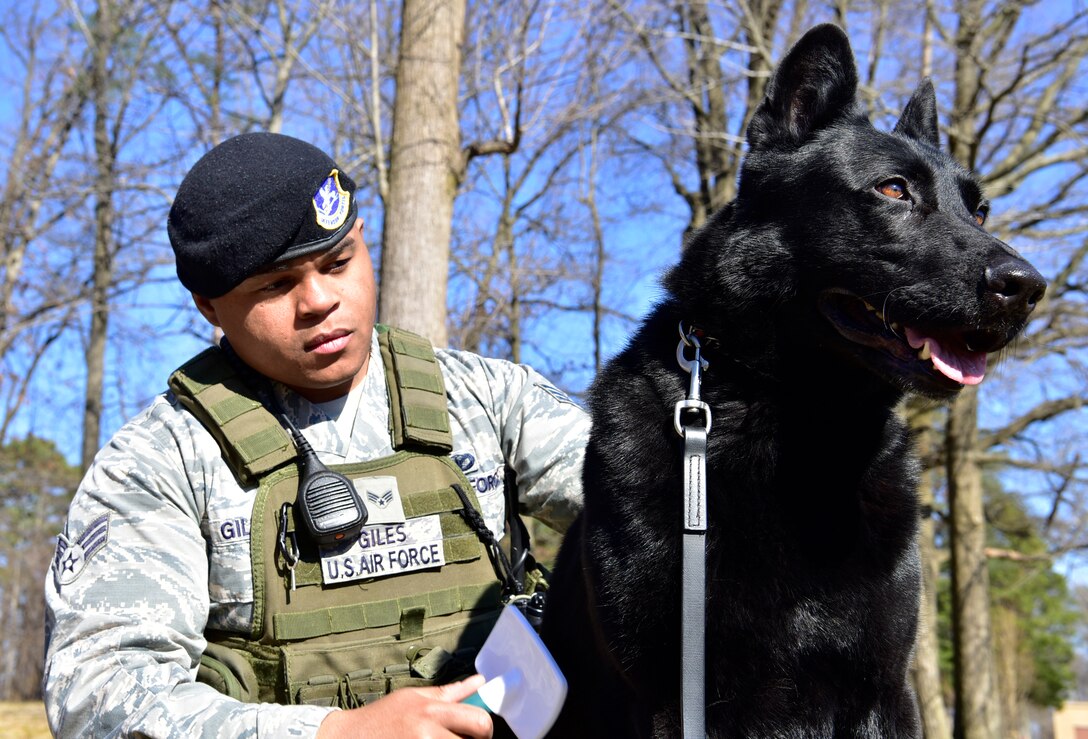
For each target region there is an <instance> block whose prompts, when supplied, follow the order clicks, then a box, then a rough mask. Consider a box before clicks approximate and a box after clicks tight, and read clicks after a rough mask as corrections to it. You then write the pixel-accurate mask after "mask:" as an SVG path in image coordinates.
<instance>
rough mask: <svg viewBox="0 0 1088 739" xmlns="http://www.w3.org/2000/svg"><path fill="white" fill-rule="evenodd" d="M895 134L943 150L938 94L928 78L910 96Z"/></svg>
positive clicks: (896, 125) (896, 126)
mask: <svg viewBox="0 0 1088 739" xmlns="http://www.w3.org/2000/svg"><path fill="white" fill-rule="evenodd" d="M895 132H896V133H900V134H903V135H904V136H910V137H911V138H912V139H918V140H919V141H923V142H925V143H927V144H932V145H933V146H935V147H936V148H938V149H940V148H941V134H940V131H939V130H938V128H937V93H936V92H935V91H934V90H933V83H932V82H930V80H929V78H928V77H926V78H925V79H924V80H922V83H921V84H920V85H918V89H917V90H915V91H914V94H913V95H911V96H910V100H908V101H907V107H905V108H903V115H902V116H901V117H900V118H899V122H898V123H896V124H895Z"/></svg>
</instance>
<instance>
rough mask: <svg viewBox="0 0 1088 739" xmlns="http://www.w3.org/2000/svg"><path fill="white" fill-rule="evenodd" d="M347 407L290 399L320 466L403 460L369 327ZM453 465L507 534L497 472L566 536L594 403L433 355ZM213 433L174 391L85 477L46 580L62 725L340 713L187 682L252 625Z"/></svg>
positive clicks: (492, 366) (529, 374)
mask: <svg viewBox="0 0 1088 739" xmlns="http://www.w3.org/2000/svg"><path fill="white" fill-rule="evenodd" d="M372 344H373V348H372V352H371V361H370V363H369V365H368V370H367V374H366V377H365V379H364V381H363V383H362V384H361V385H360V386H359V387H358V388H356V389H355V390H354V391H352V393H350V394H349V395H348V396H346V397H344V398H340V399H338V400H336V401H332V402H329V403H322V404H314V403H309V402H308V401H306V400H305V399H304V398H301V397H300V396H298V395H295V394H294V393H291V392H290V391H287V390H286V389H285V388H282V387H277V392H278V394H279V398H280V401H281V402H282V404H283V405H284V407H285V408H286V409H287V411H288V413H289V414H291V415H292V417H293V419H294V420H295V422H296V423H297V424H298V425H299V426H300V427H302V428H303V431H304V433H305V435H306V438H307V439H308V440H309V441H310V443H311V444H312V445H313V447H314V449H315V450H316V451H317V453H318V454H319V456H320V457H321V459H322V461H324V462H325V463H326V464H339V463H346V462H359V461H368V460H372V459H377V458H380V457H383V456H386V455H389V454H391V453H392V451H393V450H392V446H391V442H390V439H389V431H388V414H389V407H388V399H387V395H386V392H387V391H386V379H385V374H384V371H383V367H382V363H381V362H380V361H379V360H378V356H379V355H378V348H377V342H376V338H375V339H374V341H373V342H372ZM436 354H437V357H438V361H439V363H440V365H441V367H442V370H443V374H444V376H445V382H446V393H447V397H448V401H449V403H448V405H449V412H450V422H451V426H452V430H453V440H454V453H453V454H454V458H455V459H456V460H457V461H458V463H459V464H460V466H461V468H462V469H464V470H465V472H466V475H467V476H468V479H469V481H470V482H471V483H472V484H473V485H474V487H475V489H476V493H477V495H478V497H479V500H480V503H481V507H482V508H483V510H484V513H485V518H486V520H487V523H488V525H489V526H490V527H491V528H492V530H494V531H495V532H496V533H498V534H501V530H502V527H503V521H504V516H505V499H504V492H503V471H504V467H505V465H507V464H509V465H510V467H511V468H512V469H513V470H514V471H515V472H516V473H517V480H518V490H519V495H520V502H521V507H522V510H523V512H526V513H529V514H531V515H533V516H534V517H536V518H538V519H540V520H542V521H544V522H545V523H547V524H549V525H550V526H553V527H555V528H558V529H560V530H563V529H565V528H566V527H567V526H568V525H569V524H570V522H571V521H572V520H573V518H574V516H575V515H576V513H577V512H578V510H579V509H580V507H581V480H580V476H581V467H582V456H583V445H584V443H585V439H586V436H587V435H588V431H589V421H588V418H587V416H586V414H585V413H584V412H583V411H582V410H581V409H580V408H578V407H577V406H575V405H574V404H573V403H571V401H570V400H569V399H567V398H566V396H564V395H563V394H562V393H561V392H559V391H558V390H556V389H555V388H554V387H553V386H551V385H550V384H549V383H548V382H547V381H546V380H545V379H544V378H543V377H541V376H540V375H539V374H537V373H536V372H534V371H533V370H531V369H529V368H527V367H523V366H518V365H514V364H511V363H509V362H503V361H498V360H489V359H483V358H480V357H477V356H475V355H473V354H468V353H465V352H457V351H449V350H448V351H441V350H440V351H437V352H436ZM253 492H254V490H253V488H249V489H242V488H241V487H240V486H239V485H238V483H237V482H236V480H235V478H234V476H233V475H232V473H231V471H230V469H229V468H228V467H227V465H226V463H225V462H224V461H223V458H222V456H221V455H220V450H219V447H218V446H217V444H216V442H215V440H214V439H213V438H212V436H211V435H210V434H209V433H208V432H207V431H206V430H205V429H204V427H203V426H201V424H200V422H199V421H197V420H196V419H195V418H194V417H193V416H192V415H190V414H189V413H188V412H186V411H185V410H183V409H182V408H181V407H180V405H178V403H177V401H176V400H175V399H174V398H173V396H172V395H171V394H170V393H166V394H164V395H162V396H159V397H158V398H156V400H155V401H154V402H153V403H152V404H151V406H150V407H149V408H147V409H146V410H145V411H144V412H143V413H142V414H140V415H139V416H137V417H136V418H134V419H133V420H132V421H130V422H129V423H127V424H126V425H125V426H124V427H123V428H122V429H121V430H120V431H118V432H117V434H116V435H115V436H114V437H113V439H111V440H110V442H109V443H108V444H107V445H106V446H105V447H104V448H103V449H102V450H101V451H100V452H99V454H98V456H97V457H96V459H95V461H94V464H93V465H92V467H91V469H90V470H89V471H88V472H87V475H86V477H85V478H84V480H83V482H82V483H81V485H80V487H79V490H78V492H77V493H76V496H75V499H74V500H73V501H72V506H71V510H70V511H69V518H68V523H67V525H66V528H65V532H64V534H63V536H61V537H60V538H59V540H58V546H57V552H56V556H55V557H54V561H53V566H52V569H51V572H50V573H49V575H48V577H47V578H46V600H47V605H48V623H47V632H48V633H47V640H48V649H47V654H46V669H45V679H44V692H45V701H46V708H47V712H48V715H49V723H50V726H51V727H52V729H53V731H54V732H55V733H56V734H57V735H60V736H84V737H85V736H106V735H117V734H120V735H141V736H156V737H159V736H162V737H165V736H171V737H175V736H176V737H181V736H184V737H191V736H208V737H252V736H277V737H278V736H312V735H313V734H314V733H315V732H316V730H317V727H318V725H319V724H320V723H321V721H322V719H323V718H324V717H325V715H326V714H327V712H328V711H329V710H331V709H328V708H323V707H316V706H278V705H272V704H245V703H241V702H238V701H235V700H232V699H229V698H226V697H225V696H222V695H220V694H219V693H217V692H215V691H214V690H213V689H212V688H210V687H208V686H206V685H203V684H199V683H196V682H194V676H195V674H196V668H197V664H198V661H199V659H200V655H201V653H202V652H203V651H204V647H205V640H204V636H203V634H204V630H205V627H208V628H212V629H217V630H226V631H238V632H243V633H248V632H249V630H250V626H251V620H252V614H253V585H252V573H251V570H250V567H251V565H250V549H249V547H250V540H249V516H250V509H251V506H252V502H253Z"/></svg>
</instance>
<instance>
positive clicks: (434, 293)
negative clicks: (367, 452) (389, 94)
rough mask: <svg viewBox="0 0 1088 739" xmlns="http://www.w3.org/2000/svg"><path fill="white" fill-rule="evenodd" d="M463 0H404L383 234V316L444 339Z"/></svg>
mask: <svg viewBox="0 0 1088 739" xmlns="http://www.w3.org/2000/svg"><path fill="white" fill-rule="evenodd" d="M464 20H465V0H404V4H403V10H402V22H401V37H400V58H399V61H398V62H397V73H396V82H397V92H396V100H395V102H394V105H393V134H392V144H391V152H390V161H389V199H388V200H387V201H386V204H385V230H384V234H383V238H382V258H381V293H380V294H381V299H380V301H379V310H378V314H379V316H380V318H381V320H382V321H383V322H385V323H389V324H393V325H396V326H400V327H402V328H407V329H410V330H412V331H416V332H417V333H420V334H423V335H424V336H427V337H428V338H429V339H430V340H431V341H432V342H434V343H435V344H438V345H444V344H445V343H446V342H447V334H446V284H447V280H448V273H449V254H450V230H451V226H452V221H453V200H454V196H455V195H456V192H457V186H458V173H459V171H460V167H459V160H460V157H461V151H460V147H461V133H460V123H459V121H458V111H457V94H458V89H459V88H458V84H459V78H460V70H461V40H462V35H463V26H464Z"/></svg>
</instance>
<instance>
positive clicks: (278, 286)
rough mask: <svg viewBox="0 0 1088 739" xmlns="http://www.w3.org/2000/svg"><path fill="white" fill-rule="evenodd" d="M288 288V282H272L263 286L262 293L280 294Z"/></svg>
mask: <svg viewBox="0 0 1088 739" xmlns="http://www.w3.org/2000/svg"><path fill="white" fill-rule="evenodd" d="M286 287H287V280H272V281H271V282H266V283H265V284H263V285H261V288H260V291H261V292H263V293H278V292H280V291H281V290H283V289H284V288H286Z"/></svg>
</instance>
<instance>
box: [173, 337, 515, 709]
mask: <svg viewBox="0 0 1088 739" xmlns="http://www.w3.org/2000/svg"><path fill="white" fill-rule="evenodd" d="M379 345H380V347H381V358H382V363H383V365H384V367H385V372H386V379H387V385H388V387H389V396H390V426H391V429H390V431H391V438H392V439H393V448H394V450H395V451H394V453H393V454H392V455H391V456H388V457H385V458H382V459H378V460H375V461H371V462H363V463H355V464H345V465H335V466H333V467H332V469H334V470H336V471H337V472H340V473H341V474H343V475H345V476H346V477H348V478H349V479H352V480H358V479H359V478H363V477H367V476H379V475H380V476H394V477H396V479H397V485H398V488H399V491H400V495H401V498H402V502H403V505H404V513H405V516H406V518H408V519H411V518H416V517H421V516H438V519H439V521H440V523H441V533H442V547H443V553H444V556H445V562H446V564H445V565H443V566H442V567H440V568H432V569H425V570H417V571H414V572H409V573H405V574H400V575H394V576H387V577H377V578H372V579H367V580H355V581H352V582H346V583H340V584H335V585H328V586H327V585H324V584H323V583H322V573H321V561H320V556H319V553H318V550H317V547H316V545H315V544H314V543H313V542H312V541H309V539H308V534H307V532H306V530H305V527H304V525H303V523H302V521H301V516H298V517H297V518H296V509H295V506H294V502H295V499H296V496H297V493H298V468H297V465H296V464H295V457H296V453H295V448H294V445H293V444H292V442H291V439H290V436H289V435H288V434H287V432H286V431H285V430H284V429H283V427H282V426H281V425H280V423H279V422H278V421H277V420H276V418H275V417H274V416H273V415H272V414H271V413H270V412H269V411H268V410H267V409H266V408H265V407H264V406H263V405H262V404H261V403H260V402H259V401H258V400H257V399H256V396H255V394H254V392H253V391H252V390H251V389H250V388H249V387H247V386H246V384H245V382H244V381H243V380H242V378H241V377H240V376H239V374H238V373H237V372H236V371H235V368H234V365H233V364H232V363H231V362H230V361H228V359H227V358H226V357H225V356H224V354H223V352H222V351H221V350H220V349H219V348H218V347H212V348H210V349H207V350H205V351H204V352H203V353H201V354H199V355H198V356H196V357H194V358H193V359H192V360H190V361H189V362H187V363H186V364H185V365H183V366H182V367H181V368H180V369H178V370H177V371H175V372H174V373H173V375H171V377H170V381H169V386H170V389H171V390H172V391H173V392H174V394H175V395H176V396H177V397H178V400H179V401H180V402H181V404H182V405H183V406H185V408H187V409H188V410H189V411H190V412H192V413H193V415H195V416H196V417H197V418H198V419H199V420H200V421H201V422H202V423H203V424H204V426H205V427H206V428H207V429H208V430H209V431H210V432H211V433H212V434H213V435H214V436H215V438H216V440H217V441H218V442H219V445H220V448H221V449H222V451H223V456H224V458H225V459H226V460H227V462H228V464H229V465H230V466H231V469H232V470H233V472H234V474H235V476H236V477H237V478H238V480H239V481H240V483H241V484H242V485H243V486H245V485H252V484H254V483H256V484H257V486H258V487H257V491H256V494H255V497H254V501H253V511H252V514H251V522H250V551H251V560H252V571H253V607H254V611H253V627H252V631H251V633H250V634H249V635H248V636H243V635H239V634H237V633H215V632H212V631H208V632H207V633H206V634H205V636H206V637H207V639H208V647H207V649H206V651H205V653H204V655H203V656H202V657H201V664H200V668H199V671H198V675H197V679H198V680H200V681H201V682H206V683H208V684H211V685H213V686H214V687H216V688H217V689H218V690H219V691H220V692H223V693H226V694H227V695H230V696H232V697H234V698H237V699H239V700H243V701H248V702H275V703H281V704H300V703H304V704H316V705H326V706H340V707H342V708H351V707H355V706H359V705H363V704H366V703H368V702H372V701H374V700H376V699H377V698H379V697H381V696H382V695H384V694H386V693H387V692H389V691H391V690H394V689H396V688H400V687H406V686H420V685H433V684H440V683H444V682H450V681H452V680H455V679H458V678H460V677H463V676H465V675H468V674H471V673H472V672H474V671H475V670H474V669H473V667H472V660H473V659H474V657H475V654H476V652H477V651H478V650H479V647H480V645H482V644H483V641H484V639H485V638H486V636H487V634H488V633H489V632H490V630H491V626H492V625H493V623H494V621H495V619H496V618H497V617H498V612H499V608H500V605H501V604H500V600H501V593H500V582H499V579H498V577H497V576H496V573H495V570H494V568H493V566H492V564H491V561H490V559H489V558H488V556H487V553H486V550H485V549H484V547H483V545H482V544H481V542H480V540H479V538H478V536H477V534H476V533H475V532H474V531H473V529H472V528H471V527H470V526H469V525H468V524H467V523H466V521H465V519H464V518H463V517H462V515H461V514H460V512H461V511H462V510H463V509H464V505H463V503H462V501H461V498H460V497H459V496H458V495H457V493H456V492H455V491H454V489H453V487H452V486H454V485H459V486H460V488H461V490H462V491H464V493H465V494H466V495H467V497H468V499H469V501H470V503H471V505H472V506H474V507H475V508H476V510H477V511H478V510H479V501H478V500H477V499H476V496H475V492H474V490H473V487H472V485H470V484H469V482H468V479H467V478H466V477H465V475H464V473H463V472H462V471H461V470H460V469H459V468H458V466H457V465H456V463H454V462H453V460H452V459H451V458H450V457H449V453H450V451H451V450H452V435H451V433H450V425H449V416H448V410H447V406H446V394H445V387H444V382H443V380H442V373H441V370H440V368H439V366H438V363H437V361H436V360H435V357H434V352H433V350H432V348H431V345H430V344H429V343H428V342H427V341H426V340H425V339H423V338H421V337H418V336H415V335H414V334H410V333H407V332H404V331H399V330H396V329H388V328H386V327H379ZM356 487H357V488H358V487H359V486H358V485H356ZM281 542H292V543H293V544H295V548H297V563H296V564H295V566H294V567H289V566H288V558H287V555H285V549H286V548H287V547H285V546H284V545H283V544H281ZM290 554H294V552H290ZM292 585H293V589H292Z"/></svg>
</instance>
